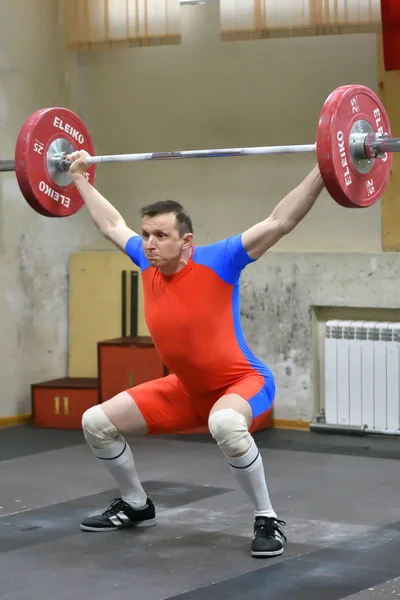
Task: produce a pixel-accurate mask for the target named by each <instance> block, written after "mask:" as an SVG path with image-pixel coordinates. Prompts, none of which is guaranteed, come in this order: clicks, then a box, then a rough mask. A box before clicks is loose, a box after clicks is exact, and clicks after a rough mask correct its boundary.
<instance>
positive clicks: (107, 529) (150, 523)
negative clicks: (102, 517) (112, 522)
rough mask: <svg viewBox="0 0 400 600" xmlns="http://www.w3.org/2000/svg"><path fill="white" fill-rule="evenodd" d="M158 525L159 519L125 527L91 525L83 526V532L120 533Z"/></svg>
mask: <svg viewBox="0 0 400 600" xmlns="http://www.w3.org/2000/svg"><path fill="white" fill-rule="evenodd" d="M153 525H157V519H147V520H146V521H138V522H137V523H131V524H130V525H126V526H125V527H90V526H89V525H81V529H82V531H98V532H100V533H101V532H104V533H109V532H110V531H120V530H121V529H129V528H130V527H131V528H132V529H136V528H137V527H152V526H153Z"/></svg>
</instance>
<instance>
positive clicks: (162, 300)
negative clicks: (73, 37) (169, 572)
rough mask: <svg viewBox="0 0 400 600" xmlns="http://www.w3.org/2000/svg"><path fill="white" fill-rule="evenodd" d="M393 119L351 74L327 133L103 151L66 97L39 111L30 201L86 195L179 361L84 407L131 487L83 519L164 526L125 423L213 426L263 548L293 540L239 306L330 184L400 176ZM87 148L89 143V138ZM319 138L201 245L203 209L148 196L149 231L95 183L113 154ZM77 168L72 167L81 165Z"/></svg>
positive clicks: (22, 157)
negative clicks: (231, 227)
mask: <svg viewBox="0 0 400 600" xmlns="http://www.w3.org/2000/svg"><path fill="white" fill-rule="evenodd" d="M389 136H390V125H389V120H388V118H387V115H386V112H385V109H384V107H383V106H382V104H381V102H380V100H379V98H378V97H377V96H376V94H374V92H372V91H371V90H369V89H368V88H366V87H365V86H342V87H341V88H338V89H337V90H335V91H334V92H332V94H331V95H330V96H329V97H328V99H327V100H326V102H325V104H324V106H323V108H322V111H321V114H320V118H319V122H318V128H317V143H316V145H308V146H276V147H259V148H242V149H240V148H234V149H222V150H196V151H178V152H163V153H151V154H132V155H119V156H118V155H117V156H105V157H101V156H100V157H95V156H91V155H92V154H93V144H92V142H91V140H90V136H89V134H88V132H87V130H86V127H85V126H84V124H83V123H82V121H81V120H80V119H79V117H77V116H76V115H74V114H73V113H71V112H70V111H67V110H66V109H45V110H43V111H37V112H36V113H35V114H34V115H32V116H31V117H30V118H29V119H28V120H27V121H26V123H25V124H24V126H23V128H22V129H21V132H20V135H19V137H18V141H17V146H16V153H15V163H14V165H11V162H12V161H0V163H1V162H2V164H0V170H4V171H8V170H13V168H14V166H15V170H16V174H17V179H18V183H19V185H20V188H21V190H22V192H23V194H24V196H25V198H26V200H27V201H28V202H29V204H30V205H31V206H32V207H33V208H34V209H35V210H36V211H37V212H39V213H40V214H42V215H44V216H52V217H54V216H58V217H64V216H68V215H70V214H73V213H75V212H76V211H77V210H79V209H80V208H81V206H82V205H83V203H85V204H86V206H87V209H88V211H89V214H90V216H91V218H92V220H93V221H94V223H95V225H96V226H97V227H98V228H99V230H100V231H101V233H102V234H103V235H104V236H105V237H106V238H107V239H109V240H110V241H111V242H113V243H114V244H115V245H116V246H117V247H118V248H119V249H120V250H121V251H122V252H125V253H126V254H127V255H128V256H129V257H130V258H131V259H132V260H133V262H134V263H135V264H136V265H138V266H139V267H140V269H141V271H142V278H143V287H144V297H145V316H146V321H147V325H148V328H149V330H150V333H151V336H152V338H153V341H154V344H155V346H156V348H157V350H158V352H159V354H160V357H161V359H162V361H163V362H164V364H165V365H166V366H167V367H168V369H169V370H170V372H171V374H170V375H168V376H167V377H164V378H162V379H158V380H155V381H151V382H147V383H144V384H142V385H139V386H136V387H134V388H132V389H129V390H125V391H122V392H121V393H120V394H118V395H117V396H115V397H114V398H112V399H110V400H108V401H107V402H105V403H103V404H102V405H97V406H95V407H92V408H90V409H89V410H88V411H86V412H85V414H84V415H83V420H82V425H83V430H84V434H85V437H86V440H87V441H88V443H89V444H90V446H91V447H92V449H93V451H94V453H95V455H96V456H97V457H98V458H99V459H101V460H102V461H103V464H104V465H105V466H106V467H107V468H108V470H109V472H110V473H111V475H112V476H113V477H114V479H115V481H116V483H117V485H118V487H119V489H120V492H121V497H120V498H117V499H116V500H114V501H113V502H112V503H111V505H110V506H109V508H108V509H107V510H106V511H105V512H104V513H102V514H101V515H96V516H91V517H88V518H86V519H84V520H83V522H82V525H81V527H82V529H84V530H89V531H110V530H116V529H121V528H125V527H131V526H144V525H152V524H154V522H155V508H154V505H153V503H152V502H151V500H150V498H148V496H147V494H146V492H145V491H144V490H143V488H142V486H141V484H140V481H139V478H138V475H137V472H136V468H135V462H134V459H133V457H132V453H131V450H130V448H129V446H128V445H127V444H126V441H125V439H124V437H123V436H124V435H127V434H129V433H132V434H136V435H143V434H160V433H172V432H176V431H182V430H187V429H192V428H196V427H198V426H201V425H205V424H207V425H208V428H209V430H210V433H211V435H212V436H213V438H214V439H215V440H216V442H217V444H218V446H219V447H220V449H221V451H222V452H223V454H224V455H225V456H226V457H227V459H228V462H229V465H230V467H231V470H232V472H233V474H234V476H235V478H236V480H237V482H238V483H239V485H240V486H241V487H242V488H243V490H244V491H245V492H246V493H247V495H248V497H249V500H250V502H251V503H252V504H253V506H254V516H255V522H254V538H253V541H252V549H251V553H252V555H253V556H275V555H278V554H281V553H282V552H283V543H284V541H285V540H286V537H285V535H284V532H283V530H282V526H283V525H284V524H285V523H284V522H283V521H281V520H279V519H278V518H277V514H276V513H275V511H274V509H273V508H272V505H271V502H270V498H269V494H268V489H267V485H266V481H265V475H264V469H263V463H262V459H261V456H260V454H259V451H258V449H257V446H256V444H255V441H254V439H253V437H252V432H253V431H254V428H255V421H256V419H257V418H259V417H260V416H262V415H265V414H266V413H267V412H268V411H269V410H271V407H272V404H273V401H274V395H275V383H274V378H273V375H272V373H271V371H270V369H269V368H268V367H267V366H266V365H265V364H263V363H262V362H261V361H260V360H259V359H258V358H256V357H255V356H254V355H253V353H252V352H251V350H250V349H249V347H248V346H247V345H246V342H245V339H244V336H243V333H242V330H241V326H240V313H239V300H238V298H239V279H240V274H241V272H242V270H243V269H244V268H245V267H246V266H247V265H248V264H250V263H252V262H254V261H255V260H257V259H259V258H260V257H261V256H262V255H263V254H264V253H265V252H266V251H267V250H268V249H269V248H271V246H273V245H274V244H276V243H277V242H278V240H279V239H280V238H281V237H282V236H284V235H286V234H288V233H289V232H290V231H291V230H292V229H293V228H294V227H295V226H296V225H297V224H298V223H299V222H300V221H301V220H302V219H303V218H304V217H305V216H306V214H307V213H308V211H309V210H310V209H311V207H312V206H313V204H314V203H315V201H316V199H317V198H318V196H319V195H320V193H321V191H322V189H323V187H324V185H325V186H326V188H327V190H328V192H329V193H330V194H331V196H332V197H333V198H334V200H335V201H336V202H338V203H339V204H341V205H342V206H345V207H351V208H365V207H368V206H371V205H372V204H374V203H375V202H376V201H377V200H378V199H379V198H380V196H381V195H382V192H383V190H384V188H385V186H386V183H387V181H388V179H389V176H390V168H391V162H392V155H391V152H396V151H399V146H400V144H399V140H398V139H389ZM77 147H79V148H81V149H82V148H83V150H80V151H76V148H77ZM314 150H316V153H317V158H318V166H317V167H315V168H314V169H313V170H312V171H311V173H310V174H309V175H308V176H307V177H306V178H305V179H304V181H303V182H301V183H300V184H299V185H298V186H297V187H296V188H295V189H294V190H292V191H291V192H290V193H289V194H288V195H287V196H286V197H285V198H284V199H283V200H281V202H280V203H279V204H278V205H277V206H276V208H275V209H274V210H273V212H272V214H271V215H270V216H269V217H268V218H266V219H265V220H264V221H261V222H260V223H257V224H256V225H254V226H253V227H251V228H250V229H248V230H246V231H244V232H243V233H241V234H239V235H233V236H230V237H228V238H226V239H224V240H221V241H219V242H216V243H214V244H210V245H208V246H194V245H193V228H192V223H191V220H190V217H189V216H188V214H187V213H186V212H185V210H184V209H183V208H182V206H181V205H180V204H178V203H175V202H172V201H160V202H157V203H155V204H152V205H150V206H147V207H144V208H143V209H142V223H141V233H140V235H139V234H137V233H135V232H134V231H133V230H131V229H129V227H128V226H127V225H126V223H125V221H124V219H123V217H122V216H121V215H120V214H119V212H118V211H117V210H116V209H115V208H114V207H113V206H112V205H111V204H110V203H109V202H108V201H107V200H106V199H105V198H104V197H103V196H102V195H101V194H100V193H99V192H98V191H97V190H96V189H95V188H94V187H93V180H94V166H95V164H96V163H100V162H115V161H120V160H121V161H125V160H126V161H140V160H170V159H181V158H197V157H226V156H249V155H254V154H271V153H284V152H310V151H314ZM68 171H69V172H68Z"/></svg>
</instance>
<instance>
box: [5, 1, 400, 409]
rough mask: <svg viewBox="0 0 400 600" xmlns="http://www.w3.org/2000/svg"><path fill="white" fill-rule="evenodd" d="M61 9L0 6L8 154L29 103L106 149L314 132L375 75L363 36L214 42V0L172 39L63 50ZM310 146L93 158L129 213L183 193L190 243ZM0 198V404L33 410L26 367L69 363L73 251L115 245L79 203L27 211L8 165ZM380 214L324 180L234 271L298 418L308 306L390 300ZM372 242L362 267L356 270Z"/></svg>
mask: <svg viewBox="0 0 400 600" xmlns="http://www.w3.org/2000/svg"><path fill="white" fill-rule="evenodd" d="M58 9H59V5H58V2H56V1H54V0H13V2H7V3H2V5H1V7H0V39H1V40H2V49H1V55H0V67H1V70H0V91H1V96H0V119H1V123H0V127H1V136H0V145H1V155H2V157H4V158H9V157H11V156H12V154H13V150H14V145H15V140H16V137H17V135H18V131H19V129H20V127H21V125H22V123H23V121H24V120H25V119H26V118H27V116H28V115H29V114H30V113H32V112H33V111H34V110H36V109H37V108H39V107H42V106H49V105H57V104H61V105H63V106H67V107H69V108H72V109H73V110H75V111H76V112H78V113H79V114H80V115H81V116H82V117H83V119H84V120H85V122H86V123H87V125H88V127H89V130H90V131H91V133H92V137H93V139H94V142H95V145H96V152H97V153H98V154H108V153H123V152H144V151H162V150H174V149H177V150H178V149H189V148H207V147H208V148H213V147H230V146H234V147H235V146H252V145H269V144H272V145H274V144H301V143H312V142H314V141H315V129H316V124H317V121H318V115H319V111H320V109H321V107H322V104H323V102H324V100H325V99H326V97H327V96H328V95H329V93H330V92H331V91H332V90H333V89H334V88H336V87H337V86H339V85H343V84H348V83H362V84H365V85H367V86H369V87H371V88H372V89H375V90H376V89H377V83H378V74H377V57H376V40H375V36H374V35H347V36H327V37H317V38H302V39H301V38H299V39H274V40H264V41H257V42H256V41H249V42H238V43H228V42H225V43H222V42H220V41H219V7H218V4H217V3H216V2H215V1H214V0H212V1H211V0H210V2H209V3H207V4H203V5H201V4H200V5H193V6H184V7H182V38H183V40H182V44H181V45H180V46H169V47H150V48H132V49H126V50H112V51H102V52H96V53H93V54H82V55H80V56H75V55H74V54H67V53H66V52H65V48H64V47H63V38H62V35H60V29H59V26H61V32H62V18H61V16H60V13H59V10H58ZM16 32H18V35H16ZM314 162H315V157H314V156H312V155H300V154H299V155H295V156H291V155H287V156H271V157H268V158H266V157H258V158H256V157H255V158H242V159H215V160H204V161H201V160H197V161H191V160H187V161H175V162H167V163H160V162H154V163H142V164H130V165H126V164H124V165H117V164H116V165H103V166H102V167H100V168H99V169H98V175H97V180H96V185H97V187H98V188H99V189H100V190H101V191H102V192H103V193H104V194H105V195H106V196H107V197H108V198H109V199H110V200H111V201H112V202H113V203H114V204H115V205H116V207H117V208H118V209H119V210H120V211H121V212H122V213H123V215H124V216H125V217H126V219H127V221H128V222H129V223H130V224H131V226H132V227H133V228H135V227H138V226H139V219H138V211H139V208H140V206H142V205H143V204H147V203H149V202H151V201H155V200H158V199H162V198H166V197H169V198H174V199H176V200H178V201H180V202H182V203H183V204H184V205H185V206H186V207H187V209H188V210H189V211H190V213H191V214H192V217H193V221H194V225H195V233H196V242H197V243H207V242H212V241H215V240H217V239H219V238H221V237H224V236H227V235H230V234H232V233H237V232H239V231H242V230H243V229H245V228H246V227H248V226H250V225H252V224H253V223H255V222H257V221H258V220H261V219H263V218H265V217H266V216H267V215H268V214H269V213H270V212H271V210H272V209H273V207H274V206H275V204H276V203H277V202H278V201H279V200H280V199H281V198H282V196H284V195H285V194H286V193H287V192H288V191H289V190H290V189H291V188H292V187H293V186H294V185H296V184H297V183H298V182H299V181H300V180H301V179H302V178H303V177H304V175H305V174H306V173H307V172H308V171H309V170H310V169H311V168H312V166H313V164H314ZM0 210H1V215H2V217H1V226H0V244H1V246H0V248H1V250H0V252H1V253H0V278H1V279H0V280H1V286H2V292H3V293H2V294H1V300H0V303H1V304H0V315H1V322H0V339H1V345H0V380H1V386H2V390H3V393H2V395H1V400H0V417H1V416H3V415H13V414H16V413H21V412H27V411H29V385H30V384H31V383H32V382H34V381H39V380H41V379H46V378H53V377H56V376H61V375H65V374H66V373H67V352H68V339H67V322H68V306H67V291H68V272H67V260H68V256H69V254H70V253H71V252H73V251H76V250H80V249H91V250H93V249H100V250H101V249H109V250H111V249H112V246H110V244H108V243H107V242H106V241H105V240H104V239H102V238H101V237H100V236H99V234H98V233H97V230H96V229H95V228H94V226H93V225H92V224H91V223H90V222H89V220H88V217H87V213H86V211H85V210H82V211H81V212H80V213H79V214H78V215H75V216H74V217H71V218H69V219H64V220H59V221H53V220H52V221H50V220H48V219H46V218H44V217H40V216H38V215H36V214H35V213H33V211H32V210H31V209H30V208H29V206H27V205H26V203H25V201H24V200H23V199H22V198H21V194H20V193H19V190H18V186H17V184H16V182H15V176H14V175H13V174H10V175H7V174H2V175H1V198H0ZM380 215H381V212H380V204H379V203H378V204H377V205H375V206H374V207H372V208H370V209H368V210H363V211H350V210H346V209H343V208H341V207H339V206H338V205H336V203H335V202H334V201H333V200H332V199H331V198H330V197H329V196H328V195H327V194H323V196H322V197H321V199H320V200H319V201H318V204H317V205H316V207H315V208H314V209H313V210H312V212H311V213H310V214H309V215H308V216H307V218H306V219H305V220H304V221H303V223H301V224H300V225H299V227H298V228H297V229H296V230H295V231H294V232H292V234H291V235H290V236H288V237H287V238H285V239H283V240H282V241H281V242H280V243H279V244H278V245H277V246H276V247H275V248H274V249H273V251H271V252H270V253H269V254H268V255H267V256H266V257H264V258H262V259H261V260H260V261H258V262H257V263H256V264H255V265H252V266H251V267H249V268H248V269H247V270H246V272H245V274H244V277H243V288H242V323H243V327H244V331H245V334H246V337H247V339H248V341H249V343H250V345H251V347H252V348H253V350H254V351H255V352H256V353H257V354H258V355H259V356H260V357H261V358H262V359H264V360H265V361H266V362H268V364H269V365H270V366H271V367H272V369H273V371H274V372H275V374H276V377H277V388H278V392H277V404H276V416H277V417H278V418H283V419H284V418H287V419H300V418H301V419H305V420H309V419H310V418H311V415H312V413H313V412H314V410H315V409H316V408H318V404H319V401H320V393H319V392H320V386H319V379H318V376H319V371H320V365H321V361H320V358H319V346H318V339H319V338H318V335H317V334H314V329H315V328H314V329H313V323H314V321H315V320H317V321H318V320H319V321H320V322H322V321H323V319H324V318H325V317H324V314H325V313H323V312H321V310H319V309H315V308H314V307H315V306H325V307H327V310H328V311H329V310H331V309H330V308H329V307H335V306H337V307H339V308H340V310H341V311H343V310H345V311H346V310H351V307H359V308H356V310H357V311H358V310H361V308H363V307H367V308H368V307H369V308H371V309H373V308H374V307H378V308H377V309H376V310H377V312H376V313H375V312H374V314H375V318H379V315H381V314H383V313H382V312H381V311H382V310H383V309H384V308H385V307H386V308H388V309H395V308H396V307H399V306H400V294H399V292H398V289H397V286H396V281H395V276H396V274H397V273H398V270H399V256H398V255H392V254H390V255H387V254H386V255H383V254H381V253H380V252H381V217H380ZM372 259H373V260H376V268H374V271H373V275H372V276H371V277H369V278H368V279H366V275H365V273H366V272H367V271H368V269H369V266H368V265H370V264H371V260H372ZM373 264H375V262H374V263H373ZM339 308H338V310H339ZM332 310H333V313H329V315H330V316H334V314H335V308H333V309H332ZM360 314H361V312H360ZM363 314H364V313H363ZM325 316H326V315H325ZM317 331H318V327H317Z"/></svg>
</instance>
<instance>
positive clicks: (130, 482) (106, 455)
mask: <svg viewBox="0 0 400 600" xmlns="http://www.w3.org/2000/svg"><path fill="white" fill-rule="evenodd" d="M92 450H93V452H94V453H95V455H96V456H97V458H100V459H101V461H102V463H103V464H104V466H105V467H106V469H107V470H108V471H109V473H110V474H111V475H112V476H113V477H114V479H115V481H116V482H117V485H118V487H119V489H120V492H121V497H122V500H123V501H124V502H126V503H127V504H130V505H131V506H132V507H133V508H142V507H143V506H145V505H146V500H147V494H146V492H145V491H144V489H143V488H142V485H141V483H140V481H139V477H138V474H137V471H136V467H135V461H134V459H133V456H132V452H131V449H130V447H129V446H128V444H127V443H126V441H125V440H124V438H123V437H121V436H120V437H119V438H118V439H117V440H116V441H115V442H113V443H112V444H111V446H108V448H102V449H98V448H93V447H92Z"/></svg>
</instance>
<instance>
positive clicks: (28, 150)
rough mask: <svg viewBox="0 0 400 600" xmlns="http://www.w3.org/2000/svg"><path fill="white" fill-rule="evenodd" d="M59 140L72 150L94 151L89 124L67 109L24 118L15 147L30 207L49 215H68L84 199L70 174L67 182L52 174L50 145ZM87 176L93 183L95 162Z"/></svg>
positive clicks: (20, 181)
mask: <svg viewBox="0 0 400 600" xmlns="http://www.w3.org/2000/svg"><path fill="white" fill-rule="evenodd" d="M56 140H57V142H56ZM60 142H61V144H64V145H66V146H68V147H70V146H71V147H72V148H71V151H72V149H73V150H86V152H88V153H89V154H91V155H93V154H94V146H93V143H92V140H91V139H90V135H89V132H88V130H87V129H86V126H85V125H84V123H83V122H82V121H81V119H80V118H79V117H78V116H77V115H75V114H74V113H73V112H71V111H70V110H68V109H66V108H44V109H41V110H38V111H36V112H35V113H34V114H33V115H31V116H30V117H29V119H27V120H26V121H25V123H24V125H23V127H22V129H21V131H20V133H19V136H18V139H17V144H16V148H15V172H16V176H17V180H18V184H19V187H20V189H21V192H22V194H23V195H24V197H25V199H26V201H27V202H28V203H29V204H30V206H31V207H32V208H33V209H34V210H35V211H36V212H38V213H40V214H41V215H44V216H46V217H68V216H70V215H73V214H74V213H76V212H77V211H78V210H79V209H80V208H82V206H83V200H82V198H81V196H80V194H79V192H78V191H77V189H76V187H75V186H74V184H73V183H72V182H71V180H70V179H69V177H68V176H67V174H64V179H65V182H63V183H65V185H64V184H60V183H56V182H55V181H54V180H53V179H52V177H51V175H50V173H49V169H48V165H47V153H48V151H49V147H50V146H51V144H53V146H52V148H53V147H54V145H57V144H59V143H60ZM86 176H87V178H88V180H89V181H90V183H92V184H93V182H94V177H95V165H91V166H90V168H89V169H88V171H87V175H86Z"/></svg>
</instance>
